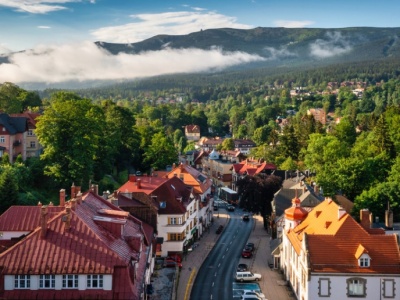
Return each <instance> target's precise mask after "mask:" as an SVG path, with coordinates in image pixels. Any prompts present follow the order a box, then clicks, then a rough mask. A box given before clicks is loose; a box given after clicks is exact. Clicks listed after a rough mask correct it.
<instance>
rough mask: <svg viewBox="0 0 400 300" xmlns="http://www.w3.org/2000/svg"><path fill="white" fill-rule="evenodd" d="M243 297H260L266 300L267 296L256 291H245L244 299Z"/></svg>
mask: <svg viewBox="0 0 400 300" xmlns="http://www.w3.org/2000/svg"><path fill="white" fill-rule="evenodd" d="M243 296H256V297H259V299H265V295H264V294H263V293H261V292H259V291H256V290H244V291H243V293H242V297H243Z"/></svg>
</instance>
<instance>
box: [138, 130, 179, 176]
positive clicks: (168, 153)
mask: <svg viewBox="0 0 400 300" xmlns="http://www.w3.org/2000/svg"><path fill="white" fill-rule="evenodd" d="M177 160H178V153H177V151H176V149H175V147H174V145H173V143H172V141H170V140H169V139H168V138H167V137H166V136H165V135H164V134H163V133H161V132H159V133H156V134H155V135H154V136H153V138H152V139H151V144H150V146H149V147H148V148H147V149H146V152H145V153H144V161H145V162H147V163H148V164H149V165H150V166H151V167H152V168H153V169H155V170H164V169H165V168H166V166H167V165H172V164H173V163H174V162H176V161H177Z"/></svg>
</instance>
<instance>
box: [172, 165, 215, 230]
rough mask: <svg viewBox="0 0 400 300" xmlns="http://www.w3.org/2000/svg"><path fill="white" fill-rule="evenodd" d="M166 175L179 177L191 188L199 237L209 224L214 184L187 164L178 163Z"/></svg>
mask: <svg viewBox="0 0 400 300" xmlns="http://www.w3.org/2000/svg"><path fill="white" fill-rule="evenodd" d="M166 177H168V178H173V177H176V178H179V179H180V180H182V182H183V183H184V184H185V185H186V186H187V187H188V188H189V189H190V190H191V192H192V195H193V197H194V199H195V200H196V201H198V209H197V219H198V222H197V223H196V227H197V229H196V230H197V232H196V234H197V237H200V236H201V235H202V234H203V232H204V230H205V229H206V228H208V227H209V226H210V225H211V220H212V215H213V213H212V208H213V200H214V198H213V195H214V192H215V190H214V185H213V183H212V180H211V179H210V178H209V177H207V176H206V175H204V174H203V173H202V172H200V171H199V170H197V169H195V168H193V167H191V166H189V165H188V164H182V163H181V164H180V165H179V166H177V167H174V168H173V169H172V170H171V172H169V173H168V174H167V175H166Z"/></svg>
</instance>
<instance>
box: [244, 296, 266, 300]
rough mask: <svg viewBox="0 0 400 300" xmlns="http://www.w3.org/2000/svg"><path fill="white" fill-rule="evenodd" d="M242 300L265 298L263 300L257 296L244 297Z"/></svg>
mask: <svg viewBox="0 0 400 300" xmlns="http://www.w3.org/2000/svg"><path fill="white" fill-rule="evenodd" d="M240 299H241V300H264V299H265V298H261V297H258V296H255V295H243V296H242V298H240Z"/></svg>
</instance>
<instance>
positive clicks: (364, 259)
mask: <svg viewBox="0 0 400 300" xmlns="http://www.w3.org/2000/svg"><path fill="white" fill-rule="evenodd" d="M370 260H371V259H370V258H369V257H360V259H359V260H358V265H359V266H360V267H362V268H368V267H369V266H370Z"/></svg>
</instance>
